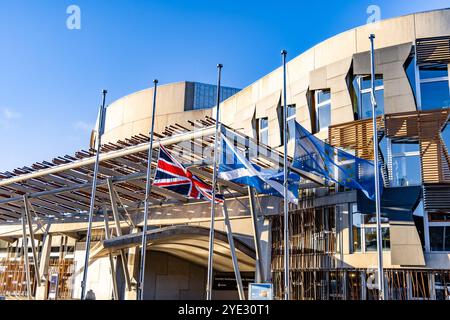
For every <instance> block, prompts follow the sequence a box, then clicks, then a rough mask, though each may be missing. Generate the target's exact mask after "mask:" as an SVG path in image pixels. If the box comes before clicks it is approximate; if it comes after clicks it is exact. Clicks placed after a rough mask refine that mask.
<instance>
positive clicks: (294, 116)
mask: <svg viewBox="0 0 450 320" xmlns="http://www.w3.org/2000/svg"><path fill="white" fill-rule="evenodd" d="M289 110H294V113H293V114H291V115H290V116H289ZM296 120H297V106H296V105H295V104H289V105H288V117H287V119H286V126H287V128H286V130H287V134H288V142H289V141H290V140H291V139H292V138H293V137H295V129H294V132H290V131H289V121H294V124H295V121H296Z"/></svg>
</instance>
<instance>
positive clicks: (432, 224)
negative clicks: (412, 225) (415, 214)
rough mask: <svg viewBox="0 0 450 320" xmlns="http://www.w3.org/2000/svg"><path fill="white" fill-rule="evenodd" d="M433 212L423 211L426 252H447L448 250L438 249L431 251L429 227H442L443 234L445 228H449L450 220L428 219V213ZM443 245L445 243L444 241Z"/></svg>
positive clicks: (449, 251)
mask: <svg viewBox="0 0 450 320" xmlns="http://www.w3.org/2000/svg"><path fill="white" fill-rule="evenodd" d="M430 214H433V212H425V214H424V228H425V250H426V252H428V253H435V254H448V253H450V250H440V251H432V250H431V239H430V228H431V227H444V234H445V228H446V227H448V228H450V220H448V221H447V222H444V221H439V222H436V221H430V218H429V215H430ZM444 242H445V238H444ZM444 245H445V243H444Z"/></svg>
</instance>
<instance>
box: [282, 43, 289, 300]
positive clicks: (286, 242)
mask: <svg viewBox="0 0 450 320" xmlns="http://www.w3.org/2000/svg"><path fill="white" fill-rule="evenodd" d="M281 55H282V56H283V104H284V108H283V145H284V161H283V171H284V190H283V191H284V195H283V196H284V211H283V214H284V300H290V299H291V292H290V291H291V282H290V277H289V258H290V256H289V243H290V241H289V202H288V160H287V153H288V144H287V142H288V139H287V129H288V128H287V111H288V110H287V99H286V56H287V51H286V50H283V51H281Z"/></svg>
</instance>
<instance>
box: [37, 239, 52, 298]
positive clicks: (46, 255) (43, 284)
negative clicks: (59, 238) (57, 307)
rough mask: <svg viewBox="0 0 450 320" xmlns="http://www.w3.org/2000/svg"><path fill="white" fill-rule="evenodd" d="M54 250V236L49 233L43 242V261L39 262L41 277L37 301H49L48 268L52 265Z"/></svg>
mask: <svg viewBox="0 0 450 320" xmlns="http://www.w3.org/2000/svg"><path fill="white" fill-rule="evenodd" d="M51 250H52V235H51V234H49V233H47V234H46V235H45V237H44V240H43V241H42V251H41V259H40V262H39V274H40V275H41V281H40V285H38V287H37V289H36V300H47V294H48V281H49V274H48V267H49V263H50V253H51Z"/></svg>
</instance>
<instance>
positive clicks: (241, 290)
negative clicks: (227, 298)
mask: <svg viewBox="0 0 450 320" xmlns="http://www.w3.org/2000/svg"><path fill="white" fill-rule="evenodd" d="M219 192H221V190H220V188H219ZM222 214H223V218H224V223H225V228H226V230H227V237H228V244H229V245H230V252H231V259H232V261H233V269H234V275H235V277H236V284H237V289H238V293H239V299H240V300H245V293H244V286H243V285H242V278H241V272H240V270H239V263H238V259H237V256H236V248H235V247H234V238H233V230H232V229H231V223H230V217H229V216H228V210H227V205H226V201H224V202H223V205H222Z"/></svg>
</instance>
